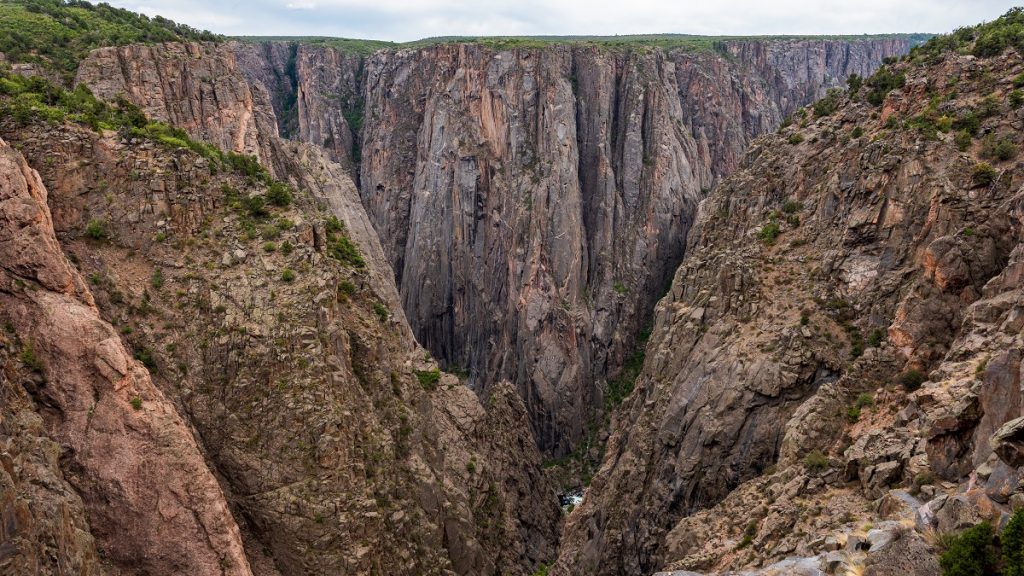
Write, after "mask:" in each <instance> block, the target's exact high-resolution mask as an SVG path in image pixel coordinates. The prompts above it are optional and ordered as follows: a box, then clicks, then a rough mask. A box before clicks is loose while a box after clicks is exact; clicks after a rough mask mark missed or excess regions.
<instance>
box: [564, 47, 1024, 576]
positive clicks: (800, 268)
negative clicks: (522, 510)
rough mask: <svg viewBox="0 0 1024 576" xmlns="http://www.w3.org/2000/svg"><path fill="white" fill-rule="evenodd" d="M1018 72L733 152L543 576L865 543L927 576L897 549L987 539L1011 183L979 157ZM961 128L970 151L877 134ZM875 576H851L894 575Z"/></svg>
mask: <svg viewBox="0 0 1024 576" xmlns="http://www.w3.org/2000/svg"><path fill="white" fill-rule="evenodd" d="M1022 70H1024V65H1022V61H1021V58H1020V57H1019V55H1016V54H1009V55H1006V56H1005V57H1001V58H993V59H990V60H977V59H975V58H973V57H971V56H959V55H950V56H949V57H948V58H947V59H946V60H945V61H942V60H939V62H938V63H936V64H934V65H933V66H931V67H926V66H925V65H924V64H922V63H919V62H918V63H914V64H907V63H902V64H899V65H898V68H897V69H896V71H895V72H893V74H905V76H906V82H905V86H903V88H902V89H900V90H894V91H892V92H891V93H890V94H889V95H888V97H887V98H886V99H885V101H884V103H883V105H882V106H880V107H876V106H874V105H871V104H869V102H868V98H867V94H866V92H867V91H868V90H871V89H872V88H870V87H865V88H863V89H862V92H861V93H860V94H859V95H854V97H852V98H851V97H850V96H848V95H846V94H843V95H840V96H838V100H837V101H836V108H837V111H834V112H829V111H827V110H826V111H825V112H823V113H822V114H821V115H820V116H818V117H816V118H815V117H813V116H814V113H811V112H809V111H808V114H807V115H806V116H805V118H804V121H802V122H799V123H796V124H794V125H792V126H789V127H787V128H785V129H784V130H782V131H781V132H780V133H779V134H774V135H769V136H766V137H764V138H762V139H760V140H758V141H756V142H755V143H754V144H753V145H752V146H751V148H750V149H749V151H748V154H747V158H746V160H745V164H744V166H743V167H742V168H741V169H739V170H738V171H736V172H735V173H734V174H732V175H731V176H729V177H728V178H727V179H725V180H724V181H723V182H722V183H721V184H720V185H719V186H718V187H717V188H716V189H715V190H714V191H713V192H712V193H711V195H710V196H709V197H708V198H707V199H706V200H705V201H704V202H703V203H702V204H701V208H700V211H699V215H698V217H697V219H696V223H695V225H694V227H693V228H692V229H691V231H690V237H689V240H688V246H687V254H686V257H685V258H684V260H683V263H682V265H681V266H680V267H679V269H678V270H677V271H676V274H675V279H674V281H673V284H672V288H671V289H670V291H669V293H668V295H667V296H666V297H665V298H664V299H662V300H661V301H660V302H659V303H658V305H657V307H656V312H655V325H654V331H653V334H652V336H651V339H650V343H649V345H648V348H647V357H646V362H645V364H644V367H643V370H642V372H641V375H640V377H639V378H638V379H637V382H636V390H635V391H634V393H633V395H632V396H630V397H629V398H628V399H627V400H626V402H625V403H624V405H623V407H622V409H621V410H620V411H619V412H618V413H617V414H616V421H615V423H614V425H613V433H612V435H611V438H610V439H609V442H608V446H607V453H606V457H605V459H604V462H603V464H602V467H601V470H600V471H599V472H598V474H597V475H596V477H595V478H594V480H593V482H592V484H591V486H590V488H589V490H588V492H587V494H586V497H585V499H584V501H583V503H582V504H581V506H579V507H578V508H577V509H576V510H575V511H574V512H573V514H572V515H571V516H570V519H569V521H568V523H567V525H566V529H565V530H564V531H563V535H562V542H561V549H560V559H559V562H558V563H557V564H556V566H555V567H554V568H553V570H552V573H553V574H558V575H570V574H581V573H586V574H596V575H612V574H616V575H621V574H628V575H633V576H639V575H646V574H650V573H651V572H653V571H655V570H658V569H663V568H670V569H678V570H701V571H703V570H708V571H712V572H715V573H718V572H720V571H727V570H742V569H752V568H758V567H765V566H766V565H767V564H769V563H770V562H773V561H782V560H783V559H784V558H787V557H791V556H808V557H811V556H814V555H815V554H819V555H821V556H817V557H814V558H812V559H811V560H810V564H808V566H812V567H817V566H818V565H819V561H820V565H821V566H822V567H825V566H827V565H828V562H829V559H828V558H827V557H824V555H827V554H828V552H829V551H830V548H828V543H827V542H826V540H825V538H826V537H831V538H834V539H835V538H839V536H837V535H836V534H844V535H843V536H842V538H843V539H844V540H842V541H847V542H854V541H855V540H853V539H854V538H856V534H857V532H856V531H857V530H860V529H861V527H862V526H864V525H865V524H866V523H875V525H876V526H877V525H879V523H882V522H889V525H888V526H889V528H888V529H894V530H896V531H899V530H900V528H899V526H901V524H899V523H900V522H903V524H902V526H903V528H902V530H904V532H903V534H906V535H907V538H906V539H905V540H904V542H905V543H906V542H909V541H915V542H917V543H918V544H914V545H916V546H919V549H923V550H925V552H923V553H919V556H917V558H920V562H917V561H913V562H910V563H911V564H916V565H920V566H921V570H922V571H916V566H915V567H912V568H913V569H914V570H915V572H913V573H916V574H938V573H939V571H938V566H937V564H936V562H935V559H934V555H933V552H930V551H929V547H928V545H927V544H924V543H923V540H921V537H920V536H919V535H917V534H915V533H914V532H913V531H912V530H911V531H908V528H907V527H908V526H916V527H917V529H918V530H919V531H921V532H927V530H929V529H931V530H938V531H944V530H953V529H957V527H958V526H959V524H958V522H960V520H958V518H961V519H962V518H965V517H971V518H975V519H977V520H974V521H979V520H980V519H988V520H990V521H992V522H993V524H995V525H999V523H1000V522H1005V519H1006V518H1007V517H1008V513H1009V511H1010V508H1011V507H1010V506H1009V505H1008V502H1010V498H1011V495H1012V494H1013V493H1014V492H1016V490H1017V488H1016V487H1017V486H1018V485H1019V484H1018V482H1019V479H1020V468H1019V466H1020V460H1019V459H1018V458H1016V457H1014V456H1009V455H1010V454H1013V453H1014V450H1016V449H1017V448H1016V447H1017V446H1019V442H1020V440H1019V438H1020V436H1019V434H1020V427H1021V426H1022V421H1021V420H1016V419H1017V418H1019V417H1020V416H1021V415H1022V412H1021V392H1020V378H1021V363H1020V362H1021V354H1020V346H1021V332H1020V328H1021V324H1022V320H1021V318H1022V316H1021V313H1022V310H1024V309H1022V307H1021V290H1020V285H1019V283H1018V280H1019V278H1020V274H1021V263H1020V258H1021V250H1022V246H1021V241H1022V239H1024V235H1022V230H1024V228H1022V212H1021V206H1022V205H1021V202H1022V188H1021V184H1022V174H1021V170H1020V163H1019V162H1018V161H1016V160H1014V159H1013V157H1014V156H1015V155H1016V153H1017V152H1016V148H1014V150H1013V153H1012V154H1011V153H1007V154H1004V155H1003V156H1002V157H1000V156H998V155H995V154H994V153H993V152H992V151H991V145H992V142H995V141H998V140H999V139H1005V138H1010V139H1013V138H1014V136H1012V135H1014V134H1017V133H1018V131H1019V127H1020V122H1021V119H1022V117H1024V114H1022V111H1021V105H1020V100H1019V94H1018V95H1017V96H1014V95H1012V94H1013V92H1012V91H1013V88H1014V84H1013V78H1014V77H1015V76H1016V75H1018V74H1020V73H1021V71H1022ZM954 86H955V88H956V89H955V90H954V89H952V88H953V87H954ZM933 94H935V95H934V96H932V95H933ZM883 95H884V93H883ZM983 106H988V108H987V110H988V111H987V112H986V113H984V116H983V118H984V119H983V120H981V122H980V126H979V128H978V129H977V131H976V134H977V135H978V137H979V138H978V140H973V139H972V133H971V132H970V131H965V132H961V133H960V134H959V135H958V136H956V137H954V133H953V132H952V130H950V129H943V130H940V129H936V128H935V127H932V128H931V129H930V130H929V125H928V124H927V122H925V123H924V124H923V125H918V124H915V123H912V122H907V123H906V124H904V123H902V122H900V121H898V120H899V119H916V120H917V122H921V121H922V120H927V119H929V118H938V117H939V115H940V114H941V115H945V117H947V118H958V119H959V118H967V117H972V116H973V115H975V114H976V113H977V111H978V110H980V109H982V107H983ZM936 109H937V110H940V111H941V112H937V111H936ZM982 135H987V136H984V137H983V138H982ZM964 138H966V141H964ZM988 162H991V163H992V164H991V165H989V164H988ZM986 175H987V176H986ZM926 381H927V382H926ZM922 384H923V385H922ZM1010 421H1012V423H1011V424H1009V425H1008V426H1009V427H1008V428H1003V429H1002V430H1000V427H1001V426H1003V425H1004V424H1006V423H1007V422H1010ZM997 430H999V432H998V433H997ZM1000 449H1001V450H1004V451H1003V452H1001V453H1000ZM755 478H756V479H755ZM940 478H941V479H942V480H944V481H947V482H949V484H944V483H943V482H940V481H939V479H940ZM947 496H948V499H947ZM917 498H923V499H925V500H922V501H918V500H917ZM932 498H934V499H933V500H931V501H930V502H927V505H925V502H926V501H927V500H928V499H932ZM723 499H724V501H723ZM719 502H721V504H718V503H719ZM902 502H905V503H906V504H905V505H904V504H903V503H902ZM956 507H962V508H960V510H962V512H956V511H955V510H956ZM970 515H973V516H970ZM972 522H973V521H972ZM847 535H848V536H847ZM846 538H849V540H846ZM915 539H916V540H915ZM835 541H840V540H835ZM868 548H870V549H871V550H875V543H871V544H868ZM882 548H883V547H882V546H878V549H882ZM831 550H834V548H832V549H831ZM862 552H863V551H862V550H860V551H858V548H857V546H852V547H850V548H847V550H846V551H845V552H843V554H846V555H847V559H846V560H844V562H846V563H847V565H849V566H853V565H855V564H856V562H862V561H863V558H861V559H860V560H855V559H853V558H852V557H851V555H856V554H858V553H862ZM887 562H889V563H890V564H889V566H885V565H883V566H881V567H878V568H873V569H871V570H870V571H869V572H868V573H869V574H904V573H911V572H910V569H901V568H900V566H901V565H900V564H899V561H894V560H893V559H892V558H890V559H889V560H888V561H887ZM862 565H863V564H862ZM868 565H870V562H869V563H868ZM902 566H906V564H903V565H902ZM875 570H878V571H875ZM758 573H761V572H758ZM774 573H804V572H802V571H798V570H797V567H796V566H794V565H788V566H782V565H780V568H778V571H777V572H774V571H772V570H771V569H766V570H765V571H764V572H763V574H774Z"/></svg>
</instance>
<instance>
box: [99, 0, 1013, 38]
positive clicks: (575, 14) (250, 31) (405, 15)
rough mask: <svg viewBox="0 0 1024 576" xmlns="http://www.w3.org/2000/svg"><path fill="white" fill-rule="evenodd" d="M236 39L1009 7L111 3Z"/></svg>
mask: <svg viewBox="0 0 1024 576" xmlns="http://www.w3.org/2000/svg"><path fill="white" fill-rule="evenodd" d="M106 1H107V2H109V3H110V4H112V5H114V6H119V7H122V8H128V9H130V10H135V11H138V12H143V13H145V14H149V15H151V16H152V15H157V14H159V15H161V16H165V17H167V18H170V19H172V20H175V21H178V22H184V23H186V24H189V25H191V26H194V27H196V28H203V29H208V30H211V31H213V32H219V33H222V34H228V35H275V36H298V35H307V36H313V35H315V36H339V37H346V38H373V39H379V40H393V41H407V40H416V39H420V38H426V37H430V36H484V35H570V34H590V35H613V34H654V33H668V32H671V33H681V34H711V35H751V34H865V33H882V32H948V31H950V30H952V29H954V28H957V27H959V26H963V25H967V24H976V23H978V22H981V21H984V20H992V19H993V18H996V17H997V16H999V15H1000V14H1002V13H1003V12H1005V11H1006V10H1007V9H1008V8H1010V7H1012V6H1013V5H1014V4H1015V3H1016V4H1024V0H1016V2H1014V1H1012V0H1010V1H1002V0H701V1H696V0H674V1H673V0H614V1H612V0H491V1H489V0H106Z"/></svg>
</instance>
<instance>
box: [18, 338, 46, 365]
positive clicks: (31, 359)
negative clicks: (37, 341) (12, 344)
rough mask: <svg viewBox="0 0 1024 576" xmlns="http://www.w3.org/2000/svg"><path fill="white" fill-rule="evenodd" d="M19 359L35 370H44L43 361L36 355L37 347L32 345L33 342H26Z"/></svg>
mask: <svg viewBox="0 0 1024 576" xmlns="http://www.w3.org/2000/svg"><path fill="white" fill-rule="evenodd" d="M18 359H19V360H21V363H22V364H24V365H25V367H26V368H28V369H29V370H32V371H33V372H42V371H43V368H44V366H43V361H42V360H41V359H40V358H39V356H37V355H36V350H35V347H33V346H32V343H31V342H25V344H24V345H23V346H22V347H21V354H19V355H18Z"/></svg>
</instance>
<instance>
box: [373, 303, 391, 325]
mask: <svg viewBox="0 0 1024 576" xmlns="http://www.w3.org/2000/svg"><path fill="white" fill-rule="evenodd" d="M373 313H374V314H376V315H377V318H379V319H380V321H381V322H387V320H388V318H390V317H391V312H390V311H388V309H387V307H386V306H384V305H383V304H381V303H380V302H374V303H373Z"/></svg>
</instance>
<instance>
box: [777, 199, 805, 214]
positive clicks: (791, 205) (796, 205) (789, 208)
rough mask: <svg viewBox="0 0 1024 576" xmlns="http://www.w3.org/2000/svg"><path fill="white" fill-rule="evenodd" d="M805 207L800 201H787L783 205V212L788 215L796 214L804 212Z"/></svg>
mask: <svg viewBox="0 0 1024 576" xmlns="http://www.w3.org/2000/svg"><path fill="white" fill-rule="evenodd" d="M803 207H804V205H803V204H802V203H801V202H800V201H798V200H786V201H785V202H784V203H783V204H782V211H783V212H785V213H786V214H796V213H797V212H799V211H800V210H802V209H803Z"/></svg>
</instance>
